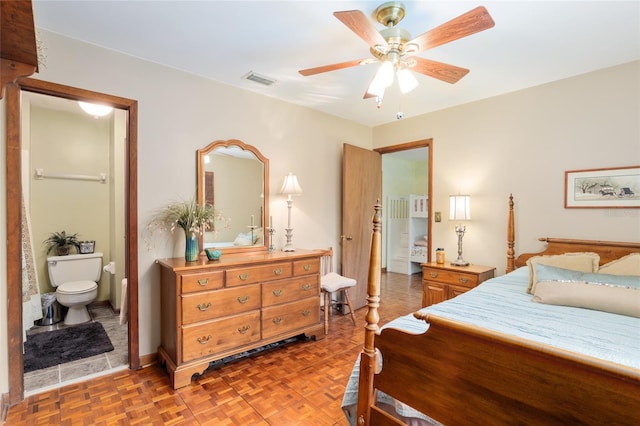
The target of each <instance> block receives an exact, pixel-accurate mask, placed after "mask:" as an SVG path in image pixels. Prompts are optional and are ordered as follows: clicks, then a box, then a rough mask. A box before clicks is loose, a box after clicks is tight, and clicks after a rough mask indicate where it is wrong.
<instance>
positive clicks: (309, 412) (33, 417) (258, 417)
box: [6, 273, 422, 426]
mask: <svg viewBox="0 0 640 426" xmlns="http://www.w3.org/2000/svg"><path fill="white" fill-rule="evenodd" d="M421 291H422V290H421V274H415V275H412V276H407V275H401V274H394V273H388V274H382V285H381V304H380V311H379V312H380V323H381V324H384V323H386V322H388V321H390V320H391V319H393V318H395V317H397V316H399V315H404V314H407V313H410V312H413V311H415V310H417V309H419V308H420V304H421ZM365 311H366V309H365V308H363V309H359V310H358V311H356V319H357V324H358V326H357V327H354V326H353V323H352V322H351V318H350V316H349V315H340V314H337V315H333V316H331V323H330V326H329V335H327V337H326V338H325V339H323V340H320V341H312V340H309V341H297V342H293V343H291V344H289V345H287V346H284V347H279V348H276V349H273V350H270V351H267V352H262V353H259V354H258V355H256V356H253V357H249V358H245V359H241V360H238V361H235V362H233V363H230V364H226V365H223V366H221V367H218V368H215V369H212V370H211V371H209V372H207V373H206V374H204V375H202V376H201V377H199V378H194V379H193V380H192V382H191V385H190V386H186V387H184V388H181V389H177V390H174V389H172V388H171V386H170V385H169V380H168V376H167V374H166V372H165V371H164V370H163V369H162V368H160V367H159V366H157V365H153V366H150V367H146V368H143V369H141V370H138V371H132V370H127V371H121V372H118V373H114V374H111V375H108V376H103V377H99V378H96V379H93V380H90V381H86V382H82V383H76V384H73V385H69V386H65V387H62V388H60V389H55V390H51V391H47V392H44V393H41V394H37V395H33V396H30V397H28V398H27V399H26V400H25V401H23V402H22V403H20V404H17V405H15V406H13V407H11V408H10V409H9V412H8V415H7V419H6V425H58V424H59V425H216V426H219V425H222V426H224V425H243V426H244V425H249V426H254V425H256V426H276V425H277V426H287V425H305V426H316V425H317V426H342V425H347V424H348V422H347V420H346V418H345V416H344V414H343V413H342V410H341V408H340V404H341V402H342V395H343V393H344V389H345V386H346V384H347V380H348V378H349V375H350V373H351V369H352V367H353V363H354V361H355V360H356V357H357V356H358V354H359V353H360V350H361V349H362V344H363V341H364V316H365V313H366V312H365Z"/></svg>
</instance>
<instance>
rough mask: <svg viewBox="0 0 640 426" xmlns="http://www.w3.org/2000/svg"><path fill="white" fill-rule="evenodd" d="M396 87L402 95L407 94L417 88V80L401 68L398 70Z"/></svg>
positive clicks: (409, 72)
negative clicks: (398, 87)
mask: <svg viewBox="0 0 640 426" xmlns="http://www.w3.org/2000/svg"><path fill="white" fill-rule="evenodd" d="M398 86H400V91H401V92H402V94H405V93H409V92H410V91H412V90H413V89H415V88H416V87H417V86H418V80H416V77H415V76H414V75H413V73H412V72H411V71H409V70H408V69H406V68H402V69H400V70H398Z"/></svg>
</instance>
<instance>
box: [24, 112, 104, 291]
mask: <svg viewBox="0 0 640 426" xmlns="http://www.w3.org/2000/svg"><path fill="white" fill-rule="evenodd" d="M109 127H110V120H109V119H102V120H97V119H94V118H93V117H90V116H88V115H86V114H85V115H84V116H83V115H80V114H74V113H71V112H66V111H54V110H51V109H48V108H39V107H35V106H33V105H32V107H31V139H30V141H31V149H30V150H29V154H30V155H29V164H30V170H29V171H28V172H27V175H28V176H29V179H30V182H29V185H30V188H31V191H30V194H29V204H30V211H31V229H32V235H33V244H34V246H33V249H34V252H35V261H36V269H37V272H38V280H39V284H40V291H41V292H43V293H44V292H51V291H55V289H54V288H53V287H52V286H51V283H50V280H49V273H48V270H47V257H48V256H52V255H56V253H55V252H51V253H47V252H46V249H45V248H44V247H43V245H42V244H41V242H42V241H44V240H45V239H46V238H47V237H48V236H49V235H50V234H51V233H52V232H60V231H65V232H66V233H67V234H78V239H79V240H81V241H84V240H93V241H95V242H96V246H95V251H96V252H101V253H103V256H104V257H103V262H109V261H110V260H111V256H110V244H109V229H110V228H109V209H108V206H109V192H110V188H109V186H110V185H109V184H108V182H107V183H100V182H95V181H86V180H76V179H36V178H35V173H34V170H35V169H43V170H44V172H45V173H51V174H69V175H87V176H98V175H99V174H100V173H105V174H107V175H108V176H109V163H110V154H109V139H110V136H109ZM108 281H109V276H108V275H106V274H102V276H101V281H100V283H99V285H98V297H97V299H96V300H108V299H109V285H108Z"/></svg>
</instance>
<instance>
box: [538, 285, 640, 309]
mask: <svg viewBox="0 0 640 426" xmlns="http://www.w3.org/2000/svg"><path fill="white" fill-rule="evenodd" d="M533 301H534V302H538V303H546V304H549V305H563V306H574V307H577V308H586V309H593V310H596V311H604V312H611V313H614V314H620V315H627V316H631V317H637V318H640V289H638V288H634V287H625V286H619V285H611V284H602V283H590V282H586V281H540V282H538V283H537V284H536V286H535V290H534V296H533Z"/></svg>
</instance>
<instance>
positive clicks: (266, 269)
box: [226, 262, 292, 287]
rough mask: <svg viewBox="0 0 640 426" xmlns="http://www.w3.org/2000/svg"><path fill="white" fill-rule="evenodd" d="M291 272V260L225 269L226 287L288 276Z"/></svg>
mask: <svg viewBox="0 0 640 426" xmlns="http://www.w3.org/2000/svg"><path fill="white" fill-rule="evenodd" d="M291 273H292V265H291V262H281V263H272V264H270V265H265V266H249V267H243V268H233V269H227V271H226V284H227V287H233V286H238V285H245V284H251V283H257V282H261V281H271V280H277V279H280V278H289V277H290V276H291Z"/></svg>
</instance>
